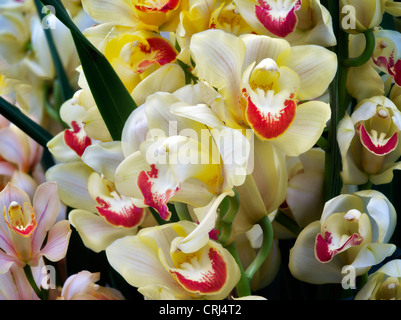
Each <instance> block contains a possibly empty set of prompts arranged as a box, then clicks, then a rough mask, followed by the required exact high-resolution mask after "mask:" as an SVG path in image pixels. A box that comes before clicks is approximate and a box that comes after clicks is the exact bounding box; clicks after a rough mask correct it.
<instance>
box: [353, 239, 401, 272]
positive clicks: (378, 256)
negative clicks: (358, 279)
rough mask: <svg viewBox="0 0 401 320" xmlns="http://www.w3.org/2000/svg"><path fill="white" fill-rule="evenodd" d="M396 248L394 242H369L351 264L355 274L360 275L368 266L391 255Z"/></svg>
mask: <svg viewBox="0 0 401 320" xmlns="http://www.w3.org/2000/svg"><path fill="white" fill-rule="evenodd" d="M395 249H396V246H395V245H394V244H388V243H369V244H367V245H366V246H365V247H363V248H362V249H361V250H360V251H359V253H358V255H357V257H356V258H355V260H354V261H353V262H352V264H351V266H353V267H355V269H356V275H357V276H358V275H361V274H363V273H365V272H367V270H369V269H370V267H372V266H375V265H377V264H379V263H380V262H382V261H383V260H384V259H385V258H387V257H389V256H391V255H392V254H393V253H394V251H395Z"/></svg>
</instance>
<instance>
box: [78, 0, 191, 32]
mask: <svg viewBox="0 0 401 320" xmlns="http://www.w3.org/2000/svg"><path fill="white" fill-rule="evenodd" d="M82 5H83V7H84V10H85V11H86V12H87V13H88V14H89V15H90V16H91V17H92V18H93V19H94V20H95V21H97V22H99V23H113V24H115V25H121V26H127V27H134V26H143V27H144V28H151V29H156V31H157V30H158V29H159V28H160V30H161V31H174V30H175V27H176V26H177V23H178V16H179V13H180V10H181V9H182V8H185V7H186V6H187V1H186V0H163V1H153V0H152V1H144V0H134V1H127V0H101V1H98V0H83V1H82Z"/></svg>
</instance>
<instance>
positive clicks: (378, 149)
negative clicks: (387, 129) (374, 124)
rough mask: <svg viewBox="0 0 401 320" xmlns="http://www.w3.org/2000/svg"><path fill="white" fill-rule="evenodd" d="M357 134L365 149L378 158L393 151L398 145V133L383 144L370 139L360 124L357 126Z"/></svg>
mask: <svg viewBox="0 0 401 320" xmlns="http://www.w3.org/2000/svg"><path fill="white" fill-rule="evenodd" d="M357 132H358V134H359V137H360V140H361V143H362V144H363V145H364V146H365V148H366V149H368V150H369V151H370V152H372V153H374V154H375V155H378V156H384V155H386V154H389V153H390V152H391V151H393V150H395V148H396V147H397V145H398V132H396V133H394V134H393V135H392V136H391V138H390V139H388V141H386V142H385V143H384V144H379V143H377V142H375V141H373V140H372V137H371V136H370V135H369V133H368V132H367V131H366V128H365V126H364V125H362V124H358V125H357Z"/></svg>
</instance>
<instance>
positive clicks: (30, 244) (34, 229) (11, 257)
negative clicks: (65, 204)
mask: <svg viewBox="0 0 401 320" xmlns="http://www.w3.org/2000/svg"><path fill="white" fill-rule="evenodd" d="M0 203H1V207H2V208H3V211H4V212H3V213H4V217H3V219H2V220H1V223H0V227H1V229H0V233H1V237H0V238H1V244H0V245H1V249H2V251H1V252H0V260H1V264H0V265H1V268H0V271H1V272H0V273H2V274H3V273H5V272H7V271H8V270H9V269H10V267H11V266H12V265H14V264H16V265H17V266H19V267H24V266H25V265H30V266H37V265H38V263H39V260H40V258H41V257H43V256H44V257H46V258H47V259H49V260H50V261H59V260H60V259H62V258H64V256H65V254H66V252H67V247H68V241H69V237H70V234H71V229H70V223H69V222H68V221H66V220H61V221H59V222H57V223H55V221H56V218H57V217H58V214H59V211H60V200H59V197H58V194H57V185H56V184H55V183H53V182H46V183H43V184H41V185H40V186H39V187H38V188H37V190H36V193H35V196H34V198H33V202H31V199H30V197H29V196H28V194H27V193H26V192H24V191H22V190H20V189H18V188H17V187H15V186H14V185H12V184H7V186H6V187H5V188H4V189H3V190H2V191H1V192H0ZM46 237H47V241H46V243H45V245H44V246H43V244H44V240H45V238H46Z"/></svg>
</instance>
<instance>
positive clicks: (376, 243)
mask: <svg viewBox="0 0 401 320" xmlns="http://www.w3.org/2000/svg"><path fill="white" fill-rule="evenodd" d="M396 219H397V216H396V212H395V209H394V207H393V205H392V204H391V203H390V202H389V201H388V199H387V198H386V197H385V196H384V195H383V194H382V193H380V192H378V191H373V190H367V191H360V192H356V193H353V194H342V195H339V196H337V197H335V198H333V199H331V200H329V201H328V202H326V204H325V207H324V209H323V213H322V216H321V218H320V220H317V221H315V222H312V223H311V224H309V225H308V226H307V227H306V228H305V229H303V230H302V231H301V233H300V234H299V236H298V237H297V240H296V242H295V245H294V247H293V248H292V249H291V251H290V261H289V268H290V271H291V273H292V275H293V276H294V277H296V278H297V279H300V280H302V281H306V282H309V283H313V284H323V283H341V281H342V278H343V276H344V275H343V274H342V269H343V267H344V266H348V267H352V268H354V271H355V275H356V276H359V275H362V274H364V273H366V272H368V271H369V269H370V268H371V267H372V266H374V265H377V264H379V263H380V262H382V261H383V260H384V259H385V258H386V257H388V256H390V255H391V254H393V252H394V250H395V245H393V244H389V243H387V242H388V241H389V240H390V238H391V236H392V234H393V232H394V228H395V223H396Z"/></svg>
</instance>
